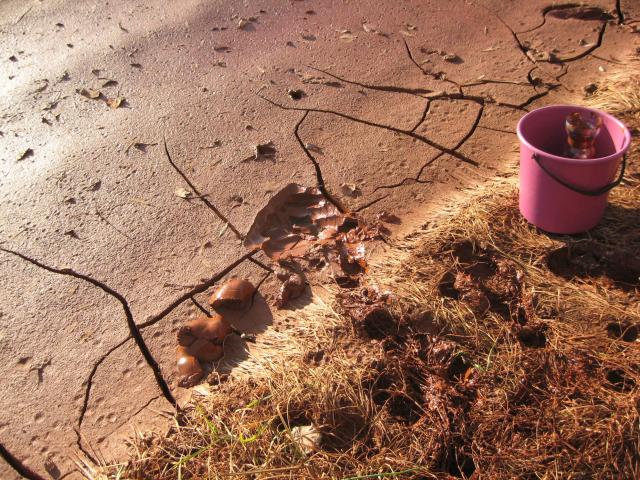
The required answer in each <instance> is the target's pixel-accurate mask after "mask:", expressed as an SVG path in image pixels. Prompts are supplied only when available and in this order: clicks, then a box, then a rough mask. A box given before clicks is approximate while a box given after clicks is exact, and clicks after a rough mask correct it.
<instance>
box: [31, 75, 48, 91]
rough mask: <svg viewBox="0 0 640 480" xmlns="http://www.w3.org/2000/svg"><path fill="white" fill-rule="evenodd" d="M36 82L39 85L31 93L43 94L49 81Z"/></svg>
mask: <svg viewBox="0 0 640 480" xmlns="http://www.w3.org/2000/svg"><path fill="white" fill-rule="evenodd" d="M38 82H39V83H40V85H38V86H37V87H36V88H35V90H33V92H31V93H40V92H44V91H45V90H46V89H47V87H48V86H49V80H47V79H46V78H45V79H43V80H38Z"/></svg>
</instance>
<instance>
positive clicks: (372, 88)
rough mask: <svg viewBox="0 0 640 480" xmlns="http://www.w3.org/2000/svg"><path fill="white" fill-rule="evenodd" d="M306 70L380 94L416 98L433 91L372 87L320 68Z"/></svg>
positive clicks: (392, 86) (383, 86)
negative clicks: (394, 94)
mask: <svg viewBox="0 0 640 480" xmlns="http://www.w3.org/2000/svg"><path fill="white" fill-rule="evenodd" d="M307 68H310V69H312V70H315V71H317V72H321V73H324V74H325V75H328V76H330V77H332V78H335V79H336V80H340V81H341V82H344V83H349V84H351V85H357V86H359V87H362V88H368V89H369V90H379V91H381V92H395V93H406V94H409V95H414V96H416V97H422V96H423V95H424V94H427V93H431V92H433V90H428V89H425V88H407V87H397V86H395V85H373V84H368V83H361V82H357V81H355V80H347V79H346V78H343V77H339V76H338V75H335V74H333V73H330V72H327V71H326V70H322V69H321V68H316V67H312V66H311V65H307Z"/></svg>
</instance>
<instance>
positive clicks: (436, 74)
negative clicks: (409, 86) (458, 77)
mask: <svg viewBox="0 0 640 480" xmlns="http://www.w3.org/2000/svg"><path fill="white" fill-rule="evenodd" d="M402 41H403V42H404V48H405V51H406V52H407V55H408V56H409V60H411V62H412V63H413V64H414V65H415V66H416V67H418V70H420V71H421V72H422V73H423V75H426V76H427V77H431V78H433V79H434V80H440V81H443V82H447V83H450V84H452V85H453V86H455V87H456V88H457V89H458V91H459V92H460V93H462V89H461V87H460V84H458V82H455V81H453V80H449V79H448V78H443V77H442V76H441V75H440V74H438V73H433V72H430V71H428V70H425V69H424V68H422V65H420V64H419V63H418V62H417V61H416V59H415V57H414V56H413V52H412V51H411V49H410V48H409V44H408V43H407V41H406V40H405V39H402Z"/></svg>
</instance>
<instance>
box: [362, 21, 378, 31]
mask: <svg viewBox="0 0 640 480" xmlns="http://www.w3.org/2000/svg"><path fill="white" fill-rule="evenodd" d="M362 29H363V30H364V31H365V32H367V33H380V32H379V31H378V30H376V29H375V28H374V27H372V26H371V25H367V24H366V23H363V24H362Z"/></svg>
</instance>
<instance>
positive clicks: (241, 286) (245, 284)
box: [209, 278, 256, 310]
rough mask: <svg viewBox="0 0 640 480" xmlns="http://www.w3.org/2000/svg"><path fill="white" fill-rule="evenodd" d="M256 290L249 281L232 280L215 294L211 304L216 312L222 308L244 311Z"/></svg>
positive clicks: (210, 301)
mask: <svg viewBox="0 0 640 480" xmlns="http://www.w3.org/2000/svg"><path fill="white" fill-rule="evenodd" d="M255 290H256V289H255V287H254V286H253V284H252V283H251V282H250V281H249V280H244V279H241V278H231V279H229V280H227V281H226V282H224V283H223V284H222V285H221V286H220V287H219V288H218V289H217V290H216V291H215V292H214V293H213V295H212V296H211V299H210V300H209V304H210V305H211V306H212V307H213V308H214V309H216V310H217V309H220V308H229V309H231V310H242V309H243V308H245V307H246V306H247V303H248V302H249V300H250V299H251V297H252V296H253V294H254V292H255Z"/></svg>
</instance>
